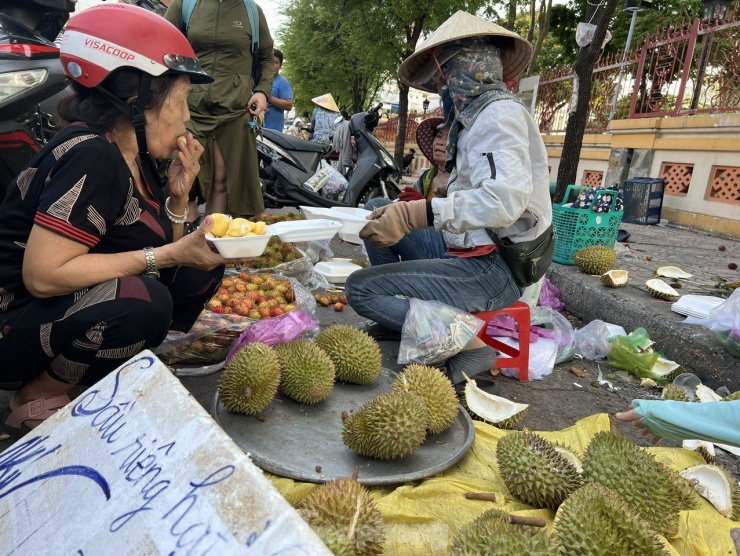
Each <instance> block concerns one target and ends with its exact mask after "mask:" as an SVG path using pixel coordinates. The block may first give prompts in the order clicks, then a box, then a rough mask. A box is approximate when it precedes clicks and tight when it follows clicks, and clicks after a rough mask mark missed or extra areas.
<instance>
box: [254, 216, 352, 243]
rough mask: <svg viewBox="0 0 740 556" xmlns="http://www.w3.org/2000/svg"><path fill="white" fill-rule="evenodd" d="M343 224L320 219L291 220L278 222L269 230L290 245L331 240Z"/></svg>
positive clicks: (271, 225)
mask: <svg viewBox="0 0 740 556" xmlns="http://www.w3.org/2000/svg"><path fill="white" fill-rule="evenodd" d="M341 227H342V224H341V223H339V222H336V221H334V220H328V219H325V218H318V219H315V220H291V221H285V222H276V223H275V224H270V225H269V226H267V230H268V231H269V232H270V233H271V234H273V235H276V236H278V237H279V238H280V239H281V240H283V241H286V242H288V243H291V242H296V241H319V240H322V239H331V238H333V237H334V236H335V235H336V233H337V232H338V231H339V230H340V229H341Z"/></svg>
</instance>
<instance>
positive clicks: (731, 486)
mask: <svg viewBox="0 0 740 556" xmlns="http://www.w3.org/2000/svg"><path fill="white" fill-rule="evenodd" d="M681 476H682V477H683V478H684V479H686V480H687V481H689V483H690V484H691V485H693V487H694V489H695V490H696V492H698V493H699V495H700V496H702V497H703V498H705V499H707V500H708V501H709V503H710V504H712V506H714V507H715V508H716V509H717V511H718V512H719V513H721V514H722V515H723V516H725V517H728V518H730V519H732V520H735V521H738V520H740V487H738V484H737V481H736V480H735V478H734V477H733V476H732V473H730V472H729V471H728V470H727V469H725V468H724V467H722V466H719V465H695V466H694V467H689V468H688V469H684V470H683V471H681Z"/></svg>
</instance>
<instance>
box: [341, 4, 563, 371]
mask: <svg viewBox="0 0 740 556" xmlns="http://www.w3.org/2000/svg"><path fill="white" fill-rule="evenodd" d="M531 51H532V48H531V46H530V44H529V43H528V42H527V41H525V40H524V39H523V38H521V37H520V36H519V35H517V34H516V33H513V32H512V31H508V30H506V29H504V28H503V27H500V26H498V25H496V24H494V23H491V22H490V21H487V20H485V19H481V18H479V17H476V16H473V15H471V14H468V13H465V12H462V11H460V12H457V13H456V14H454V15H453V16H452V17H450V18H449V19H448V20H447V21H445V22H444V23H443V24H442V25H441V26H440V27H439V28H438V29H437V30H436V31H434V32H433V33H432V34H431V35H430V36H429V37H428V38H427V39H426V40H425V41H423V42H422V43H420V44H419V46H418V47H417V49H416V51H415V52H414V54H413V55H411V56H410V57H409V58H407V59H406V60H405V61H404V62H403V64H401V67H400V68H399V72H398V73H399V78H400V80H401V81H402V82H403V83H405V84H407V85H409V86H411V87H416V88H419V89H422V90H425V91H437V92H440V93H441V94H442V95H443V98H444V97H448V98H449V99H450V100H451V102H450V104H451V110H450V113H449V115H448V117H447V122H448V124H449V126H450V132H449V138H448V142H447V149H446V151H447V152H446V166H447V168H448V169H449V170H450V172H451V174H450V179H449V182H448V187H447V196H446V197H444V198H436V197H435V198H433V199H431V200H428V199H421V200H415V201H410V202H407V203H393V204H389V205H386V206H384V207H381V208H379V209H375V210H374V211H373V220H372V221H371V222H370V223H369V224H368V225H367V226H365V228H364V229H363V230H362V232H361V233H360V236H361V237H363V238H364V239H368V240H370V241H371V242H372V244H373V245H374V246H376V247H384V246H387V245H394V244H396V243H397V242H398V241H399V240H400V239H401V238H403V237H404V236H405V235H406V234H408V233H409V232H410V231H411V230H414V229H421V228H427V227H432V226H433V227H434V228H435V229H437V230H440V231H441V232H442V234H443V237H444V240H445V242H446V244H447V247H448V251H447V253H446V254H445V255H444V256H443V257H442V258H441V259H429V258H420V259H418V260H405V261H403V262H400V263H396V264H391V265H383V266H381V267H376V268H373V267H371V268H368V269H363V270H361V271H357V272H355V273H353V274H351V275H350V277H349V278H348V280H347V284H346V290H347V297H348V299H349V302H350V304H351V305H352V307H353V308H354V309H355V310H356V311H357V312H358V313H360V314H361V315H363V316H366V317H368V318H370V319H372V320H374V321H376V322H377V323H378V325H379V326H383V327H385V328H387V329H390V330H391V331H400V330H401V329H402V328H403V325H404V321H405V320H406V315H407V313H408V311H409V306H410V304H409V298H411V297H414V298H417V299H421V300H427V301H440V302H443V303H445V304H447V305H452V306H454V307H457V308H459V309H462V310H464V311H467V312H478V311H486V310H493V309H501V308H505V307H508V306H510V305H511V304H512V303H514V301H516V300H517V299H518V298H519V297H520V296H521V294H522V291H523V289H524V287H525V286H526V285H527V284H528V283H531V281H532V280H531V278H532V276H536V277H537V278H539V276H541V274H540V273H539V272H529V276H528V277H523V276H522V273H521V272H519V271H520V270H522V267H521V265H516V264H514V262H512V267H511V268H510V266H509V264H507V262H506V260H504V256H503V255H502V253H504V252H506V253H507V256H508V251H509V249H510V247H509V246H510V245H511V244H524V242H529V241H532V240H536V241H535V245H543V246H551V245H552V242H551V241H550V238H551V236H552V234H551V222H552V209H551V205H550V196H549V181H550V179H549V172H548V168H547V151H546V150H545V145H544V143H543V141H542V137H541V136H540V132H539V129H538V126H537V124H536V123H535V122H534V120H533V119H532V117H531V116H530V114H529V112H528V111H527V109H526V108H525V107H524V106H523V105H522V104H521V102H520V101H519V99H518V97H517V96H516V95H514V94H513V93H511V92H510V91H509V89H508V87H507V86H506V85H505V83H504V78H505V77H506V78H516V77H517V76H518V75H519V73H521V71H522V70H523V69H524V68H525V66H526V65H527V63H528V62H529V58H530V55H531ZM494 237H495V238H496V240H497V241H499V245H500V247H497V246H496V244H495V243H494V240H493V238H494ZM546 238H547V239H546ZM549 257H551V255H549ZM547 259H548V255H547V254H546V255H545V256H544V257H543V258H542V259H541V260H540V261H539V262H540V263H541V264H540V265H539V270H540V272H541V270H542V267H545V268H546V266H547V264H548V260H547ZM512 268H514V269H515V270H516V271H517V272H516V275H518V279H517V277H515V276H516V275H515V274H514V273H512ZM529 268H530V270H534V269H535V268H537V267H536V266H535V265H532V266H530V267H529ZM495 360H496V352H495V351H494V350H493V349H492V348H490V347H488V346H486V345H485V344H484V343H483V342H482V341H481V340H479V339H478V338H474V339H473V340H472V341H471V342H470V343H468V344H467V345H466V346H465V347H464V348H462V351H460V352H459V353H457V354H455V355H453V356H452V357H450V358H449V359H447V361H446V366H447V369H448V372H449V375H450V378H451V380H452V381H453V382H455V383H460V382H461V381H463V380H464V378H463V374H462V373H463V371H464V372H465V373H466V374H467V375H468V376H471V375H474V374H477V373H481V372H485V371H488V370H489V369H490V368H491V367H492V366H493V364H494V363H495Z"/></svg>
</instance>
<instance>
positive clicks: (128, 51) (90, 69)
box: [59, 4, 213, 88]
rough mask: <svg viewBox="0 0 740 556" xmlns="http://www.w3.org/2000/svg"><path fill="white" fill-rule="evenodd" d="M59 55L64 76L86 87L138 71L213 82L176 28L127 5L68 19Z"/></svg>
mask: <svg viewBox="0 0 740 556" xmlns="http://www.w3.org/2000/svg"><path fill="white" fill-rule="evenodd" d="M59 57H60V59H61V61H62V67H63V69H64V73H65V74H67V76H68V77H69V78H70V79H73V80H74V81H77V82H78V83H80V84H81V85H84V86H85V87H90V88H92V87H95V86H97V85H99V84H100V82H101V81H103V80H104V79H105V78H106V77H108V76H109V75H110V74H111V73H112V72H113V71H115V70H117V69H119V68H134V69H138V70H141V71H142V72H144V73H148V74H149V75H152V76H154V77H156V76H159V75H162V74H164V73H167V72H175V73H182V74H184V75H187V76H188V77H190V81H191V82H192V83H210V82H211V81H213V78H212V77H210V76H209V75H208V74H207V73H206V72H204V71H203V68H201V67H200V64H199V63H198V58H196V56H195V52H194V51H193V47H192V46H190V43H189V42H188V40H187V39H186V38H185V36H184V35H183V34H182V33H181V32H180V31H179V30H178V29H177V27H175V26H174V25H172V24H171V23H170V22H169V21H167V20H166V19H164V18H163V17H160V16H158V15H156V14H154V13H152V12H150V11H148V10H145V9H144V8H139V7H137V6H130V5H128V4H106V5H101V6H96V7H94V8H90V9H87V10H85V11H84V12H82V13H80V14H79V15H76V16H74V17H73V18H71V19H70V20H69V23H67V28H66V30H65V32H64V35H63V36H62V47H61V49H60V56H59Z"/></svg>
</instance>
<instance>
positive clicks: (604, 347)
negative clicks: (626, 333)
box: [575, 320, 611, 361]
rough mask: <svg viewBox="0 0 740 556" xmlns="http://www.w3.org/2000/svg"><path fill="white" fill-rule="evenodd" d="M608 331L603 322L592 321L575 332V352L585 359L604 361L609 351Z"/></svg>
mask: <svg viewBox="0 0 740 556" xmlns="http://www.w3.org/2000/svg"><path fill="white" fill-rule="evenodd" d="M610 336H611V334H610V333H609V329H608V328H607V327H606V324H605V323H604V321H603V320H593V321H591V322H589V323H588V324H587V325H586V326H584V327H583V328H579V329H578V330H576V331H575V341H576V352H577V353H580V354H581V355H582V356H583V357H585V358H586V359H590V360H591V361H596V360H598V359H604V357H606V356H607V355H608V354H609V351H610V350H611V344H610V343H609V337H610Z"/></svg>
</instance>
